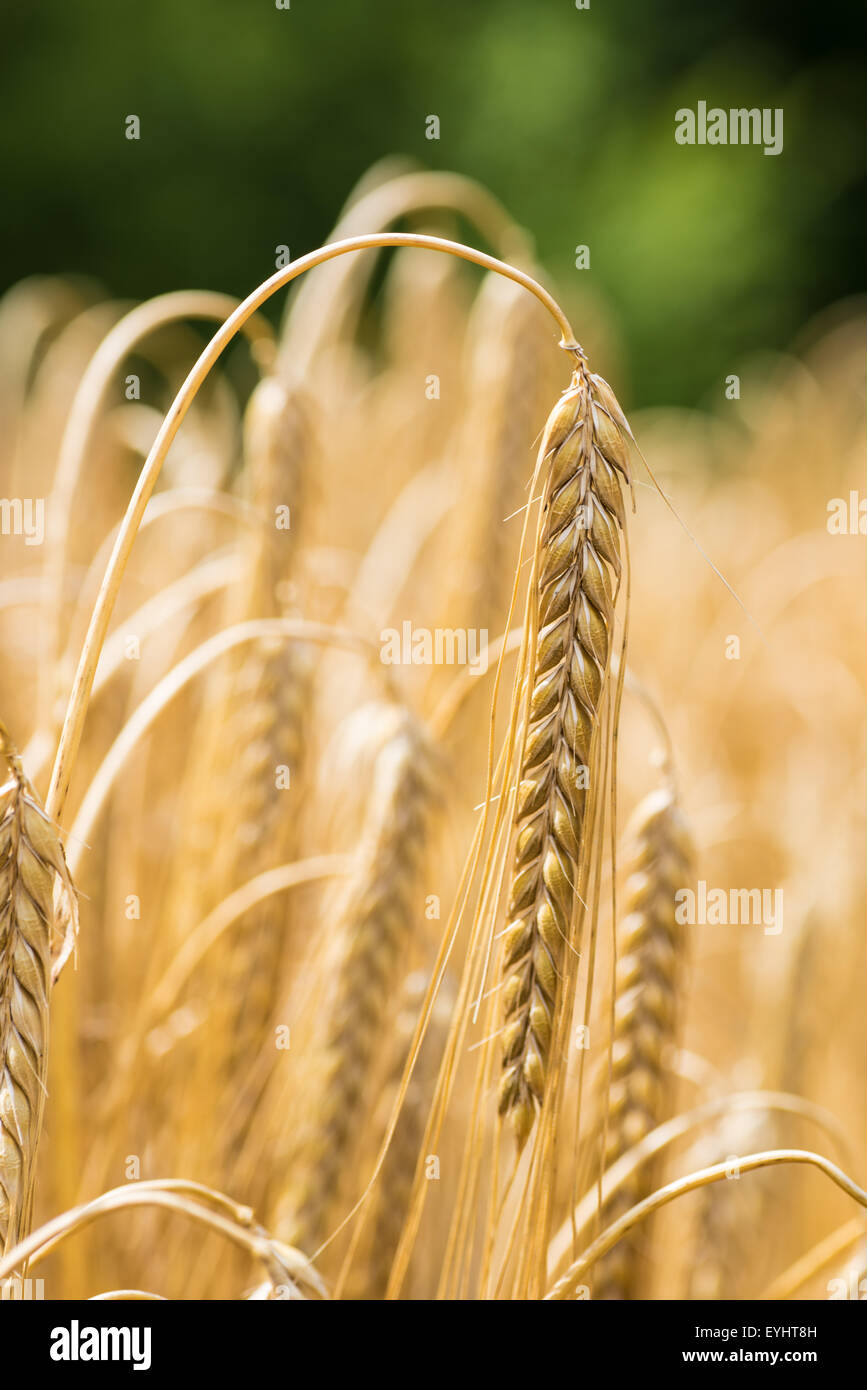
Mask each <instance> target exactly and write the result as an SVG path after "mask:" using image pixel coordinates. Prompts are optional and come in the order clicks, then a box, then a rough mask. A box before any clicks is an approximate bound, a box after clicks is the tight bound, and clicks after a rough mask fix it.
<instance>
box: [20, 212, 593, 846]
mask: <svg viewBox="0 0 867 1390" xmlns="http://www.w3.org/2000/svg"><path fill="white" fill-rule="evenodd" d="M372 246H417V247H421V248H423V249H427V250H430V251H442V252H445V253H447V254H449V255H452V256H458V257H460V258H461V259H462V260H466V261H470V262H472V263H473V264H474V265H479V266H482V267H483V268H484V269H486V270H494V271H497V272H498V273H499V274H501V275H505V276H506V277H507V279H510V280H514V281H515V283H516V284H518V285H523V287H524V288H525V289H527V290H529V291H530V293H531V294H533V295H535V296H536V298H537V299H538V300H539V302H540V303H541V304H543V305H544V306H545V308H546V309H547V310H548V312H549V313H550V314H551V316H552V317H553V318H554V320H555V322H556V323H557V326H558V328H559V329H560V333H561V339H560V346H561V347H562V348H563V349H564V350H565V351H568V352H572V353H579V354H580V353H581V348H580V346H579V344H578V343H576V341H575V338H574V335H573V333H572V327H571V325H570V323H569V320H568V319H567V317H566V315H565V314H564V312H563V310H562V309H561V308H560V306H559V304H558V303H557V301H556V299H554V297H553V295H551V294H550V293H549V291H548V290H546V289H545V288H544V287H543V286H542V285H540V284H539V283H538V281H536V280H534V279H533V278H532V276H530V275H527V274H525V272H524V271H521V270H517V269H516V268H515V267H514V266H511V265H508V264H507V263H506V262H505V261H499V260H497V259H496V257H495V256H488V255H486V254H485V253H484V252H482V251H476V250H474V249H473V248H472V247H469V246H464V245H463V244H462V243H461V242H457V241H447V240H445V239H444V238H442V237H434V236H421V235H415V234H413V233H409V232H382V233H378V234H372V235H369V236H358V237H352V238H350V239H348V240H346V241H338V242H333V243H332V244H331V245H328V246H322V247H320V248H319V249H318V250H317V251H311V252H310V253H309V254H308V255H306V256H302V257H301V258H300V259H299V260H297V261H293V262H292V263H291V264H290V265H287V266H284V267H283V268H282V269H281V270H278V271H277V272H276V274H274V275H272V276H271V277H270V279H268V280H266V281H264V283H263V284H261V285H260V286H259V287H258V289H255V290H254V291H253V293H252V294H250V295H248V296H247V298H246V299H245V300H244V301H243V302H242V303H241V304H239V306H238V308H237V309H236V310H235V311H234V312H233V313H232V314H230V315H229V317H228V318H227V319H226V321H225V323H223V325H222V326H221V327H220V328H219V329H218V331H217V332H216V333H215V334H214V337H213V338H212V339H211V341H210V343H209V344H208V345H207V347H206V348H205V350H204V351H203V352H202V353H201V355H200V356H199V358H198V360H197V361H196V363H195V365H194V366H193V367H192V369H191V370H190V372H189V374H188V376H187V378H186V380H185V382H184V384H183V386H182V387H181V389H180V391H179V392H178V394H177V395H176V397H175V399H174V401H173V402H172V405H171V406H170V408H169V411H168V413H167V415H166V417H165V419H164V420H163V423H162V426H161V428H160V431H159V433H158V434H157V437H156V439H155V440H154V443H153V446H152V448H151V451H150V453H149V454H148V456H147V459H146V460H145V463H144V466H143V468H142V471H141V474H140V476H139V480H138V483H137V484H136V488H135V491H134V493H133V495H132V498H131V499H130V503H129V506H128V508H127V512H126V515H125V517H124V519H123V523H122V525H121V528H120V531H119V533H118V537H117V540H116V542H115V546H114V550H113V551H112V554H111V559H110V560H109V562H108V566H107V568H106V572H105V576H104V578H103V581H102V585H101V587H100V591H99V594H98V596H97V600H96V603H95V604H94V608H93V613H92V614H91V619H90V626H89V628H88V632H87V636H86V638H85V641H84V645H83V647H82V652H81V657H80V659H79V663H78V669H77V671H76V674H75V680H74V681H73V685H72V691H71V693H70V697H69V704H68V706H67V711H66V718H65V720H64V724H63V729H62V731H61V735H60V742H59V744H58V748H57V756H56V758H55V761H54V769H53V771H52V775H51V785H50V787H49V790H48V797H47V801H46V811H47V813H48V816H49V817H50V818H51V819H52V820H54V821H55V822H59V821H60V819H61V817H62V815H63V809H64V806H65V803H66V796H67V793H68V791H69V783H70V778H71V776H72V770H73V766H74V763H75V758H76V755H77V753H78V747H79V744H80V742H81V734H82V729H83V727H84V720H85V717H86V714H87V704H88V700H89V698H90V691H91V687H92V685H93V677H94V673H95V671H96V666H97V662H98V661H99V654H100V651H101V649H102V644H103V642H104V641H105V636H106V633H107V631H108V624H109V621H110V619H111V614H112V611H113V608H114V603H115V599H116V597H117V591H118V589H119V587H120V582H121V579H122V578H123V572H124V569H125V567H126V563H127V561H128V559H129V556H130V553H131V551H132V547H133V544H134V542H135V537H136V533H137V531H138V527H139V525H140V523H141V519H142V516H143V514H144V510H145V507H146V506H147V504H148V500H149V498H150V495H151V493H152V492H153V489H154V486H155V484H156V480H157V478H158V477H159V473H160V469H161V468H162V465H163V460H164V459H165V456H166V454H167V453H168V449H169V446H170V444H171V442H172V440H173V439H174V437H175V435H176V434H177V432H178V430H179V428H180V425H181V422H182V420H183V419H184V416H185V415H186V413H187V411H188V410H189V408H190V406H191V404H192V402H193V400H194V399H195V397H196V393H197V392H198V390H199V388H200V387H201V385H202V383H203V382H204V381H205V379H206V377H207V375H208V373H209V372H210V370H211V368H212V367H213V365H214V363H215V362H216V361H217V360H218V358H219V356H220V354H221V353H222V352H223V349H224V348H225V347H227V345H228V344H229V343H230V342H231V341H232V339H233V338H234V336H235V334H236V333H237V332H238V331H239V329H241V328H242V327H243V325H244V324H245V323H246V321H247V319H249V318H250V317H251V315H252V314H254V313H255V312H256V310H257V309H259V308H261V306H262V305H263V304H264V303H265V302H266V301H267V300H268V299H270V297H271V295H273V294H275V293H276V292H277V290H279V289H282V288H283V286H284V285H288V284H289V283H290V282H291V281H292V280H294V279H296V278H297V276H299V275H302V274H303V273H304V271H306V270H311V269H312V268H313V267H314V266H317V265H322V264H323V263H324V262H325V261H330V260H332V259H333V258H334V257H335V256H343V255H345V254H346V253H347V252H349V251H358V250H362V249H364V248H365V247H372Z"/></svg>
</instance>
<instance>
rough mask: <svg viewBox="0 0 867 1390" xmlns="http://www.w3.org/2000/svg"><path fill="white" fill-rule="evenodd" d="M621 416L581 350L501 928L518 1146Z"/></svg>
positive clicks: (563, 409)
mask: <svg viewBox="0 0 867 1390" xmlns="http://www.w3.org/2000/svg"><path fill="white" fill-rule="evenodd" d="M624 435H627V436H628V435H629V427H628V425H627V424H626V421H625V418H624V417H623V414H622V412H621V410H620V407H619V406H618V405H617V402H616V400H615V398H614V395H613V392H612V391H611V388H610V387H609V386H608V385H607V383H606V382H604V381H603V380H602V378H601V377H598V376H595V375H593V374H592V373H589V372H588V371H587V369H586V365H585V363H584V360H583V358H580V359H579V365H578V367H577V368H576V370H575V371H574V373H573V376H572V381H571V384H570V386H569V388H568V390H567V391H565V392H564V393H563V395H562V397H561V399H560V401H559V402H558V403H557V405H556V406H555V408H554V410H553V411H552V413H551V415H550V417H549V419H548V423H547V425H546V427H545V433H544V436H543V439H542V444H541V447H540V458H541V460H542V461H543V463H544V464H545V466H546V467H547V476H546V480H545V494H544V501H543V513H542V517H543V519H542V529H541V537H540V551H539V558H538V571H537V577H536V595H535V612H534V615H533V619H534V626H535V643H534V653H533V669H532V675H531V679H530V689H529V701H528V709H527V718H526V731H525V735H524V745H523V753H522V760H521V776H520V786H519V790H518V797H517V805H516V814H515V827H514V828H515V850H514V861H513V871H512V878H511V890H510V895H509V902H508V919H507V921H508V925H507V927H506V931H505V933H504V964H503V971H504V973H503V1008H504V1015H505V1026H504V1030H503V1071H502V1076H501V1081H500V1089H499V1109H500V1113H501V1114H502V1115H506V1116H508V1118H509V1119H510V1121H511V1124H512V1126H513V1128H514V1131H515V1134H516V1137H517V1140H518V1144H519V1146H522V1145H523V1144H524V1142H525V1141H526V1139H527V1137H528V1135H529V1134H530V1131H531V1129H532V1127H533V1124H534V1121H535V1117H536V1112H537V1107H538V1106H539V1105H540V1104H541V1103H542V1101H543V1099H544V1096H545V1087H546V1079H547V1074H548V1063H549V1053H550V1048H551V1041H552V1036H553V1031H554V1021H555V1018H554V1016H555V1010H556V1008H557V1003H558V993H559V991H558V982H559V979H560V976H561V973H562V968H563V958H564V952H565V950H566V949H567V945H568V943H569V942H570V939H571V924H572V920H573V914H574V911H575V907H576V898H577V895H578V894H579V892H580V887H579V885H580V884H581V883H582V881H583V877H584V870H585V869H586V864H587V846H586V843H585V828H586V826H585V817H586V812H587V802H588V797H587V791H588V776H589V774H588V773H586V772H585V769H589V768H590V766H591V759H592V756H593V747H594V738H595V735H596V732H597V729H598V727H599V724H600V712H601V707H602V702H603V696H604V689H605V684H606V679H607V676H608V671H609V658H610V651H611V639H612V633H613V626H614V599H615V596H616V594H615V588H616V584H617V581H619V578H620V574H621V569H622V561H621V532H622V530H623V527H624V524H625V518H624V508H623V497H622V493H621V480H624V481H626V482H628V481H629V478H630V472H629V460H628V455H627V446H626V443H625V439H624Z"/></svg>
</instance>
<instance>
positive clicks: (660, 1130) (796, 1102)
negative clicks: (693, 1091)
mask: <svg viewBox="0 0 867 1390" xmlns="http://www.w3.org/2000/svg"><path fill="white" fill-rule="evenodd" d="M750 1110H754V1111H759V1112H764V1113H765V1114H768V1115H770V1114H778V1115H794V1116H796V1117H797V1118H800V1119H803V1120H808V1121H810V1122H811V1123H812V1124H815V1125H818V1127H819V1128H820V1129H821V1131H822V1133H823V1134H824V1135H825V1136H826V1138H828V1139H830V1140H831V1141H832V1142H833V1143H834V1144H835V1145H836V1146H837V1147H838V1149H839V1151H840V1158H841V1160H842V1161H843V1162H844V1163H846V1164H854V1161H855V1155H854V1154H853V1152H852V1149H851V1146H850V1145H849V1143H848V1141H847V1138H846V1135H845V1133H844V1132H843V1130H842V1128H841V1126H840V1124H839V1123H838V1122H837V1120H836V1119H835V1117H834V1116H833V1115H832V1114H831V1113H830V1112H829V1111H827V1110H825V1109H824V1108H823V1107H821V1106H819V1105H815V1104H814V1103H813V1102H812V1101H808V1100H804V1098H803V1097H802V1096H795V1095H791V1094H789V1092H787V1091H736V1092H735V1093H734V1094H733V1095H726V1096H717V1097H716V1098H715V1099H713V1100H707V1101H705V1102H704V1104H702V1105H697V1106H696V1107H695V1108H694V1109H692V1110H685V1111H683V1112H682V1113H681V1114H679V1115H675V1116H673V1118H672V1119H670V1120H665V1121H664V1122H663V1123H662V1124H660V1125H657V1126H656V1128H655V1129H652V1130H650V1132H649V1133H648V1134H645V1136H644V1138H643V1139H641V1140H639V1142H638V1143H637V1144H633V1146H632V1148H630V1149H628V1150H627V1151H626V1153H624V1154H621V1156H620V1158H618V1159H617V1160H616V1161H615V1162H614V1163H612V1164H611V1167H610V1168H607V1169H606V1170H605V1173H604V1174H603V1176H602V1200H603V1202H609V1201H610V1200H611V1198H612V1197H613V1196H615V1194H616V1193H617V1192H619V1191H620V1189H621V1188H622V1187H623V1184H624V1183H626V1182H628V1181H629V1179H630V1178H631V1177H632V1176H633V1175H634V1174H635V1173H637V1172H639V1171H640V1169H641V1168H642V1167H643V1166H644V1165H645V1164H647V1163H649V1162H650V1160H651V1158H653V1157H655V1155H656V1154H659V1153H661V1152H662V1150H663V1149H667V1148H668V1147H669V1146H670V1145H671V1144H674V1143H675V1142H676V1141H677V1140H678V1139H682V1138H683V1137H684V1136H685V1135H687V1134H690V1133H691V1132H692V1131H694V1130H696V1129H698V1128H699V1127H701V1126H703V1125H706V1124H708V1123H709V1122H710V1121H711V1120H715V1119H718V1118H719V1116H720V1115H736V1114H740V1113H742V1112H744V1111H747V1112H749V1111H750ZM597 1204H598V1192H597V1189H596V1187H595V1185H594V1186H593V1187H591V1188H590V1189H589V1191H587V1192H585V1194H584V1196H583V1197H582V1198H581V1200H580V1202H579V1203H578V1205H577V1206H576V1207H575V1209H574V1211H573V1212H572V1213H571V1214H570V1215H569V1217H567V1219H566V1220H565V1221H564V1222H563V1224H562V1226H561V1227H560V1229H559V1231H558V1232H557V1234H556V1235H555V1236H554V1238H553V1239H552V1241H551V1243H550V1245H549V1246H548V1263H549V1267H550V1268H552V1269H555V1270H556V1269H558V1268H559V1266H560V1264H561V1263H562V1262H563V1260H564V1258H565V1255H566V1252H567V1251H568V1249H569V1247H570V1246H571V1244H572V1241H573V1238H574V1234H575V1232H576V1231H578V1232H582V1231H584V1229H585V1228H586V1227H587V1225H588V1223H589V1222H590V1221H592V1220H593V1218H594V1216H595V1215H596V1212H597Z"/></svg>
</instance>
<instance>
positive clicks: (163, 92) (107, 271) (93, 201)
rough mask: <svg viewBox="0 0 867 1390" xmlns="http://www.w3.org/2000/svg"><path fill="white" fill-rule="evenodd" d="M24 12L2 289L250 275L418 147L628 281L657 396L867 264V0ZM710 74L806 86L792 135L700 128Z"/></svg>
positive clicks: (10, 27)
mask: <svg viewBox="0 0 867 1390" xmlns="http://www.w3.org/2000/svg"><path fill="white" fill-rule="evenodd" d="M0 10H2V31H0V121H2V131H3V142H2V156H0V188H2V197H3V203H4V216H3V218H2V227H0V240H2V270H0V288H5V287H6V286H7V285H8V284H11V283H14V281H16V280H17V279H19V278H21V277H23V276H25V275H29V274H33V273H37V272H54V271H75V272H81V273H85V274H87V275H90V276H93V277H96V278H97V279H98V280H99V281H100V282H101V283H102V284H103V285H104V286H105V288H106V289H107V290H108V291H110V292H111V293H112V294H115V295H121V296H130V297H142V296H146V295H150V294H153V293H156V292H159V291H164V290H168V289H176V288H181V287H192V286H195V287H205V286H207V287H213V288H218V289H223V290H228V291H232V292H235V293H237V294H243V293H245V292H246V291H247V290H249V289H250V288H252V286H253V285H254V284H256V283H257V282H258V281H259V280H261V279H263V278H264V277H265V276H266V275H268V274H269V273H271V271H272V270H273V268H274V248H275V247H276V246H277V245H278V244H279V243H287V244H288V245H289V246H290V247H291V251H292V254H293V255H298V254H301V253H302V252H303V251H305V250H308V249H310V248H312V247H313V246H315V245H317V244H319V243H320V242H321V241H322V240H323V239H324V238H325V237H326V235H327V234H328V231H329V229H330V227H331V225H332V223H333V221H334V218H335V216H336V214H337V212H338V210H339V208H340V206H341V204H342V202H343V201H344V199H345V197H346V195H347V194H348V193H349V191H350V189H351V188H352V185H353V184H354V182H355V181H356V179H357V178H358V177H359V176H360V175H361V174H362V173H363V171H364V170H365V169H366V168H367V167H368V166H369V165H370V164H372V163H373V162H374V161H376V160H378V159H380V158H381V157H382V156H384V155H387V154H392V153H400V154H404V155H406V156H409V157H410V158H412V159H415V160H417V161H419V162H420V163H422V164H424V165H427V166H429V167H435V168H449V169H454V170H458V171H460V172H463V173H467V174H472V175H474V176H476V177H478V178H479V179H481V180H482V181H484V182H485V183H487V184H488V185H489V186H490V187H491V189H492V190H493V191H494V192H495V193H496V194H497V195H498V196H499V197H500V198H501V199H502V200H503V202H505V204H506V205H507V206H508V207H509V208H510V209H511V211H512V212H513V213H514V215H515V216H516V217H517V218H518V220H519V221H521V222H522V223H524V224H525V225H526V226H527V227H528V228H529V229H530V230H531V231H532V232H533V234H534V236H535V237H536V241H537V246H538V251H539V256H540V259H541V261H542V263H543V264H544V265H545V266H546V267H547V268H548V269H549V271H550V272H551V273H552V274H553V275H554V276H555V277H556V278H557V280H558V282H559V284H560V286H561V289H562V291H563V297H564V299H565V300H566V302H567V304H568V303H569V301H570V295H574V294H575V291H576V290H579V291H580V290H584V291H586V290H588V289H589V290H590V291H591V293H592V295H593V296H594V297H597V298H598V297H601V299H602V301H603V302H604V303H606V304H607V307H608V312H609V314H610V316H611V318H612V322H613V325H614V328H615V331H616V333H617V335H618V336H619V337H620V339H621V340H622V343H623V345H624V350H625V352H624V364H625V367H624V369H625V371H626V373H627V381H628V386H627V389H626V391H625V392H624V394H625V395H627V396H628V397H629V401H630V404H633V405H634V404H645V403H649V402H657V401H659V402H683V403H687V404H690V403H693V402H696V401H698V400H700V399H701V398H702V397H704V396H705V395H706V394H707V393H708V392H709V391H714V392H715V391H716V389H717V384H718V383H719V381H720V380H721V379H722V377H724V375H725V374H726V373H727V372H729V371H732V370H736V369H737V366H738V363H739V362H740V361H741V360H742V359H743V357H744V356H745V355H748V354H749V353H750V352H752V351H754V350H756V349H763V348H776V347H786V346H788V345H789V344H790V343H791V342H792V340H793V338H794V336H795V335H796V334H797V332H798V330H799V329H800V328H801V327H802V325H803V324H804V323H805V322H806V321H807V320H808V319H809V317H810V316H811V315H813V314H814V313H816V312H817V311H818V310H820V309H822V308H823V307H824V306H825V305H826V304H829V303H831V302H833V301H835V300H837V299H839V298H841V297H843V296H846V295H849V294H852V293H854V292H857V291H859V290H861V289H862V287H863V278H862V276H861V265H862V259H863V253H862V249H861V244H860V242H861V236H862V227H863V211H864V208H863V193H862V192H860V191H859V181H860V177H861V175H862V174H863V171H864V164H865V153H864V150H865V147H864V139H863V133H862V132H863V127H864V120H863V117H864V107H863V95H862V93H863V91H864V89H865V87H867V82H865V77H867V60H865V52H864V47H863V36H862V32H861V26H862V21H861V17H860V16H861V12H862V10H863V4H862V3H861V0H850V3H844V0H822V3H812V4H810V3H806V2H805V0H794V3H788V4H784V3H781V2H780V0H770V2H769V3H761V0H727V3H719V4H717V3H711V2H710V0H707V2H706V0H659V2H658V3H651V2H650V0H591V5H590V8H589V9H588V10H577V9H576V8H575V5H574V0H496V3H489V2H488V0H412V3H409V0H291V8H290V9H288V10H278V9H277V8H276V5H275V3H274V0H74V3H68V4H64V3H59V0H58V2H57V3H36V2H34V3H32V4H17V3H16V4H12V3H11V0H0ZM699 100H706V101H707V102H708V105H709V106H713V105H718V106H722V107H726V108H728V107H730V106H749V107H752V106H757V107H778V106H781V107H783V108H784V111H785V127H784V131H785V147H784V150H783V153H782V154H781V155H779V156H778V157H776V158H775V157H769V156H765V155H764V154H763V153H762V151H761V149H760V148H754V147H720V148H710V147H704V148H700V147H682V146H679V145H677V144H676V143H675V141H674V112H675V110H676V109H677V108H678V107H682V106H692V107H695V105H696V103H697V102H698V101H699ZM131 113H134V114H136V115H138V116H139V117H140V119H141V123H142V133H141V140H140V141H138V142H132V141H128V140H126V139H125V138H124V119H125V117H126V116H127V115H128V114H131ZM431 113H436V114H437V115H438V116H439V117H440V120H441V139H440V140H439V141H428V140H426V139H425V117H426V116H427V115H429V114H431ZM578 243H586V244H588V245H589V246H590V248H591V268H590V270H585V271H579V270H576V269H575V268H574V249H575V246H576V245H577V244H578ZM582 277H583V280H582ZM578 302H580V298H579V301H578ZM577 329H578V332H579V336H580V335H581V325H580V323H579V324H578V325H577ZM588 346H589V347H590V348H591V349H592V344H588Z"/></svg>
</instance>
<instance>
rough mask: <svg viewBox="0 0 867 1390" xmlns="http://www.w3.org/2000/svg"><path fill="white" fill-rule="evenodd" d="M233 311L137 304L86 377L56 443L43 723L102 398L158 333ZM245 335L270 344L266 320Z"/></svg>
mask: <svg viewBox="0 0 867 1390" xmlns="http://www.w3.org/2000/svg"><path fill="white" fill-rule="evenodd" d="M237 307H238V301H237V299H236V298H234V297H233V296H232V295H228V294H220V293H218V292H217V291H214V290H178V291H174V292H172V293H169V294H161V295H158V296H157V297H156V299H149V300H148V301H147V302H146V303H144V304H138V305H137V306H136V307H135V308H134V309H131V310H130V311H129V313H127V314H125V315H124V316H123V318H122V319H120V320H119V322H118V323H116V324H115V325H114V327H113V328H112V329H111V331H110V332H109V333H108V334H107V335H106V337H105V338H103V340H102V342H101V343H100V345H99V347H98V348H97V350H96V352H95V353H94V354H93V357H92V358H91V359H90V362H89V363H88V365H87V367H86V369H85V371H84V375H83V376H82V378H81V381H80V382H79V384H78V389H77V390H76V392H75V396H74V397H73V400H72V405H71V407H70V410H69V416H68V418H67V421H66V427H65V429H64V432H63V438H62V440H61V443H60V456H59V458H58V461H57V470H56V472H55V475H54V483H53V486H52V490H51V498H50V507H51V537H50V543H49V545H48V548H47V553H46V561H45V578H46V584H47V597H46V612H47V614H48V627H47V630H46V659H47V664H46V675H45V681H46V685H45V690H44V697H43V698H44V701H45V704H44V707H43V719H49V718H50V717H51V713H52V710H51V708H50V706H49V705H48V703H47V701H48V694H47V692H48V689H49V683H50V681H51V669H52V666H53V663H54V662H55V660H56V659H57V658H58V657H59V655H60V650H59V647H60V638H61V634H62V631H63V626H62V614H63V605H62V598H63V576H64V571H65V568H66V560H67V550H68V544H69V535H70V529H71V525H72V516H71V513H72V505H73V501H74V498H75V492H76V488H77V486H78V482H79V479H80V477H81V471H82V468H83V467H84V462H85V459H86V458H87V451H88V449H89V448H90V447H91V444H92V441H93V429H94V425H95V422H96V420H97V418H98V414H99V410H100V407H101V405H102V402H103V399H104V397H105V394H106V392H107V391H108V389H109V387H110V386H111V383H112V381H113V380H114V379H115V377H116V375H117V373H118V371H119V369H120V368H121V366H122V364H123V362H124V360H125V359H126V358H127V357H128V356H129V354H130V353H131V352H133V351H134V350H135V349H136V348H137V347H138V346H139V345H140V344H141V343H142V342H143V341H144V339H145V338H148V337H150V335H151V334H152V333H154V332H155V331H156V330H157V329H160V328H164V327H165V326H166V325H167V324H171V323H175V322H177V321H178V320H181V319H216V320H217V321H218V322H219V320H220V319H222V318H224V316H225V315H227V314H228V315H231V314H232V312H233V310H235V309H237ZM248 317H249V316H248ZM248 331H249V336H250V338H251V340H252V341H253V342H255V341H256V340H259V339H262V338H265V339H272V338H273V330H272V328H271V325H270V324H269V323H268V322H267V320H256V322H255V323H254V324H252V325H251V326H250V330H248Z"/></svg>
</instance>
